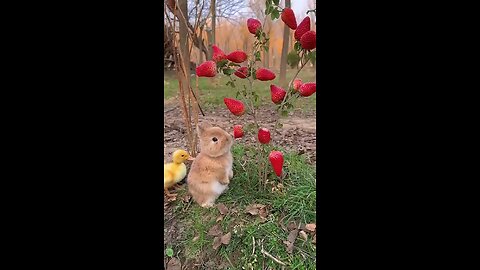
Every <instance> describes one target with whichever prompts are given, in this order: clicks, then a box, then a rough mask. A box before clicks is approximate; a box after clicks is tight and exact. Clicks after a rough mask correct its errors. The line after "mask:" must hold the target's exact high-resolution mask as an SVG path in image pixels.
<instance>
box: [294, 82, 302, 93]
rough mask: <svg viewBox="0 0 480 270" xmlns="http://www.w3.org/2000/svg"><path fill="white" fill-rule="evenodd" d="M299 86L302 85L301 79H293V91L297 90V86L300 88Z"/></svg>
mask: <svg viewBox="0 0 480 270" xmlns="http://www.w3.org/2000/svg"><path fill="white" fill-rule="evenodd" d="M300 86H302V80H301V79H295V80H294V81H293V89H295V91H298V88H300Z"/></svg>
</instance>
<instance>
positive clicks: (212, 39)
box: [208, 0, 217, 59]
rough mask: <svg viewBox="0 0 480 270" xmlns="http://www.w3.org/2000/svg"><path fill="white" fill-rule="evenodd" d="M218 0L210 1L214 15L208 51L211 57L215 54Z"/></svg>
mask: <svg viewBox="0 0 480 270" xmlns="http://www.w3.org/2000/svg"><path fill="white" fill-rule="evenodd" d="M216 6H217V5H216V0H211V1H210V13H211V15H212V28H211V30H210V32H209V35H208V45H209V46H208V52H209V59H211V58H212V56H213V49H212V45H215V28H216V23H217V12H216V10H217V9H216Z"/></svg>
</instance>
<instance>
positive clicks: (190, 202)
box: [183, 198, 193, 212]
mask: <svg viewBox="0 0 480 270" xmlns="http://www.w3.org/2000/svg"><path fill="white" fill-rule="evenodd" d="M192 201H193V199H192V198H190V201H189V202H188V204H187V207H185V209H183V212H185V211H187V209H188V207H190V204H192Z"/></svg>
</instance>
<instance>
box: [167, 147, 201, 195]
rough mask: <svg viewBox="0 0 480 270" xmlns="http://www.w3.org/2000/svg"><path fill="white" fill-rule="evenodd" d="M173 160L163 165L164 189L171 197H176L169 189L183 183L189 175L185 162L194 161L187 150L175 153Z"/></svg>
mask: <svg viewBox="0 0 480 270" xmlns="http://www.w3.org/2000/svg"><path fill="white" fill-rule="evenodd" d="M172 159H173V162H171V163H167V164H163V188H164V189H165V193H166V194H167V196H169V197H172V196H176V195H177V194H170V192H168V189H169V188H171V187H173V186H174V185H175V184H177V183H178V182H180V181H182V179H183V178H185V176H186V175H187V167H186V166H185V164H184V163H183V162H185V161H186V160H194V158H192V157H190V155H189V154H188V152H187V151H185V150H177V151H175V152H173V155H172Z"/></svg>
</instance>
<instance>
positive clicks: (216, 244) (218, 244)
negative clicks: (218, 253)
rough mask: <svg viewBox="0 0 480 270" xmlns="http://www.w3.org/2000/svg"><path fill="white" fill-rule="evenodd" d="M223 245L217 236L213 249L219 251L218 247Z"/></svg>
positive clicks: (214, 239)
mask: <svg viewBox="0 0 480 270" xmlns="http://www.w3.org/2000/svg"><path fill="white" fill-rule="evenodd" d="M221 245H222V242H221V240H220V237H218V236H215V238H213V249H215V250H217V249H218V247H220V246H221Z"/></svg>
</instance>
